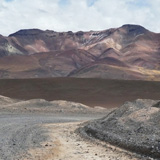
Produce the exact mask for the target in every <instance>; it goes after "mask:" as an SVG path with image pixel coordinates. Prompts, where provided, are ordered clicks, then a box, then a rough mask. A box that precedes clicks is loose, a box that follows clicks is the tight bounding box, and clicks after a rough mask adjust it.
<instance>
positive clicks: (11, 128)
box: [0, 96, 151, 160]
mask: <svg viewBox="0 0 160 160" xmlns="http://www.w3.org/2000/svg"><path fill="white" fill-rule="evenodd" d="M0 103H1V105H0V122H1V123H0V143H1V144H0V159H1V160H75V159H77V160H86V159H87V160H130V159H132V160H142V159H144V160H146V159H148V160H149V159H151V158H148V157H145V156H141V155H138V154H135V153H131V152H129V151H126V150H123V149H120V148H119V147H115V146H113V145H111V144H109V143H106V142H101V141H100V140H97V139H95V138H94V137H92V136H91V137H90V136H86V135H83V134H80V132H79V130H78V128H79V127H83V126H85V124H86V123H88V121H90V120H95V119H99V118H101V117H103V116H105V115H107V114H108V113H109V112H111V111H113V110H114V109H113V108H112V109H105V108H102V107H95V108H93V107H92V108H91V107H88V106H86V105H83V104H80V103H74V102H68V101H46V100H43V99H32V100H26V101H25V100H19V99H11V98H8V97H4V96H0Z"/></svg>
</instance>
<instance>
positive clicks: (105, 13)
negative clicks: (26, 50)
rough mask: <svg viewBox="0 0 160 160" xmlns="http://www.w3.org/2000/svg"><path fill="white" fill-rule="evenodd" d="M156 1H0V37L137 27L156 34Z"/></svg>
mask: <svg viewBox="0 0 160 160" xmlns="http://www.w3.org/2000/svg"><path fill="white" fill-rule="evenodd" d="M159 15H160V0H0V19H1V25H0V34H2V35H8V34H10V33H13V32H15V31H17V30H19V29H28V28H40V29H43V30H46V29H51V30H55V31H68V30H72V31H78V30H84V31H87V30H103V29H108V28H114V27H120V26H122V25H123V24H139V25H142V26H144V27H146V28H147V29H149V30H151V31H154V32H160V27H159V26H160V20H159Z"/></svg>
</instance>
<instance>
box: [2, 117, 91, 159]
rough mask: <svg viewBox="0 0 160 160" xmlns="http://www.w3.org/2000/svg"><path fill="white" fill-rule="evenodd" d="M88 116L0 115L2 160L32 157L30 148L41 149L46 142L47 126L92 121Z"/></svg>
mask: <svg viewBox="0 0 160 160" xmlns="http://www.w3.org/2000/svg"><path fill="white" fill-rule="evenodd" d="M92 118H93V117H87V116H81V117H78V116H72V117H69V116H64V115H51V114H49V115H46V114H44V115H31V114H30V115H26V114H25V115H12V114H8V115H7V114H5V115H0V159H1V160H18V159H24V157H26V158H27V157H28V158H29V157H30V155H29V154H28V153H27V151H28V149H29V148H34V147H41V143H42V142H44V141H46V139H47V136H45V135H46V134H47V130H46V129H44V128H43V125H45V124H53V123H66V122H76V121H84V120H89V119H92Z"/></svg>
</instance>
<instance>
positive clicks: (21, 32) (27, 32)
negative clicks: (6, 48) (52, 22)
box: [9, 29, 44, 37]
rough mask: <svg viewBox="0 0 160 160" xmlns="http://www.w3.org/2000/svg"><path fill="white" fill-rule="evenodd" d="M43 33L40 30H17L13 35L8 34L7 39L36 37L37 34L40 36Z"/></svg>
mask: <svg viewBox="0 0 160 160" xmlns="http://www.w3.org/2000/svg"><path fill="white" fill-rule="evenodd" d="M43 32H44V31H42V30H40V29H22V30H19V31H17V32H15V33H13V34H10V35H9V37H12V36H15V37H16V36H25V35H37V34H41V33H43Z"/></svg>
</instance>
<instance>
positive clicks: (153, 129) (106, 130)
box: [81, 99, 160, 158]
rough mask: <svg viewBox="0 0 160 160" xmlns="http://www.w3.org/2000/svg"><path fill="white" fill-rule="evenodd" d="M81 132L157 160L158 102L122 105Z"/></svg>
mask: <svg viewBox="0 0 160 160" xmlns="http://www.w3.org/2000/svg"><path fill="white" fill-rule="evenodd" d="M82 130H83V133H87V134H88V135H89V136H93V137H96V138H98V139H100V140H103V141H107V142H109V143H111V144H114V145H117V146H119V147H122V148H125V149H127V150H131V151H134V152H137V153H141V154H144V155H148V156H150V157H155V158H160V101H154V100H142V99H138V100H136V101H134V102H126V103H125V104H124V105H123V106H121V107H120V108H118V109H116V110H114V111H112V112H110V113H109V114H108V115H107V116H105V117H103V118H101V119H98V120H94V121H92V122H89V123H88V124H87V125H86V126H85V127H84V128H83V129H81V131H82Z"/></svg>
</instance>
